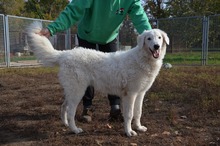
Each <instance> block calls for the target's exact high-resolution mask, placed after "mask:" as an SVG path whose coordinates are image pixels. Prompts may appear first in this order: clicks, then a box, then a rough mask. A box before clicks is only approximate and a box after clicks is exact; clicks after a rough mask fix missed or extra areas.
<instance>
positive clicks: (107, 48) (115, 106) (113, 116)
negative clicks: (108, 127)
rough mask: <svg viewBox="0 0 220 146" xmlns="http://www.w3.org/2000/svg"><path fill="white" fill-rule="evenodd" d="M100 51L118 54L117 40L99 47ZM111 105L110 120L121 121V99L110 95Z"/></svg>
mask: <svg viewBox="0 0 220 146" xmlns="http://www.w3.org/2000/svg"><path fill="white" fill-rule="evenodd" d="M99 50H100V51H102V52H116V51H117V50H118V45H117V39H114V40H113V41H112V42H110V43H108V44H105V45H99ZM108 99H109V104H110V106H111V110H110V117H109V118H110V120H118V119H119V120H121V119H122V117H121V110H120V97H118V96H115V95H108Z"/></svg>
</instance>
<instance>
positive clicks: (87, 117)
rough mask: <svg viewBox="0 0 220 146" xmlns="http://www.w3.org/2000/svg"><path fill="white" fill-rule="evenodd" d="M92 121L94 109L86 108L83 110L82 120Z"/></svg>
mask: <svg viewBox="0 0 220 146" xmlns="http://www.w3.org/2000/svg"><path fill="white" fill-rule="evenodd" d="M91 121H92V110H91V108H84V109H83V112H82V122H86V123H89V122H91Z"/></svg>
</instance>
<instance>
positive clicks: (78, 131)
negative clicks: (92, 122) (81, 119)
mask: <svg viewBox="0 0 220 146" xmlns="http://www.w3.org/2000/svg"><path fill="white" fill-rule="evenodd" d="M73 132H74V133H75V134H79V133H82V132H83V130H82V129H81V128H76V129H74V130H73Z"/></svg>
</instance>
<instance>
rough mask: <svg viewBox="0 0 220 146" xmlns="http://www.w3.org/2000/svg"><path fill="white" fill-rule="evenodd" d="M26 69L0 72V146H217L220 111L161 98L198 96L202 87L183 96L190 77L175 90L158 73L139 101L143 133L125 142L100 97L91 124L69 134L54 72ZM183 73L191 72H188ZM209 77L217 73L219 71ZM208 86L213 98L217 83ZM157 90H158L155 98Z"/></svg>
mask: <svg viewBox="0 0 220 146" xmlns="http://www.w3.org/2000/svg"><path fill="white" fill-rule="evenodd" d="M20 70H21V69H20ZM31 70H32V71H31V73H29V71H27V72H25V73H20V71H19V70H13V71H5V72H4V73H3V74H1V73H0V145H4V146H29V145H34V146H35V145H37V146H41V145H42V146H44V145H46V146H49V145H58V146H61V145H62V146H63V145H64V146H65V145H99V146H101V145H103V146H108V145H111V146H118V145H120V146H129V145H130V146H137V145H138V146H143V145H146V146H220V111H219V110H218V111H215V112H208V111H207V112H204V111H202V112H200V111H199V110H200V109H199V108H197V105H194V102H193V103H192V102H191V101H192V100H188V99H187V100H184V99H178V98H170V99H169V98H168V99H164V98H160V96H170V95H171V94H172V93H170V92H173V91H174V90H176V93H174V94H175V96H178V95H184V96H188V95H190V96H197V95H200V94H201V92H206V91H202V90H204V89H205V88H201V89H194V88H190V89H191V90H190V91H189V92H190V93H189V92H188V95H185V94H187V91H188V90H186V89H187V88H188V84H187V85H185V84H186V83H189V82H191V80H190V78H187V77H186V78H183V79H179V80H181V81H179V82H180V83H182V82H183V81H184V83H183V84H184V85H185V88H186V89H182V88H181V90H180V89H179V88H177V87H175V88H174V87H173V86H174V85H175V86H177V85H176V83H174V81H168V80H167V79H163V77H164V76H165V75H166V74H167V73H166V72H168V71H166V70H162V71H161V72H162V73H161V75H160V76H159V77H158V78H157V79H156V81H155V83H154V85H153V87H152V88H151V90H150V91H149V94H147V95H146V98H145V100H144V103H143V104H144V106H143V115H142V120H141V121H142V124H143V125H145V126H147V127H148V131H147V132H145V133H141V132H138V136H136V137H131V138H128V137H126V135H125V134H124V131H123V123H121V122H109V121H108V113H109V106H108V100H107V98H105V97H101V96H96V97H95V99H94V101H93V103H94V109H95V110H94V113H93V121H92V122H91V123H83V122H81V121H80V120H77V125H78V126H79V127H81V128H82V129H83V130H84V132H83V133H81V134H78V135H76V134H73V133H71V132H70V130H69V128H67V127H65V126H64V125H63V124H62V122H61V119H60V105H61V104H62V101H63V98H64V95H63V89H62V88H61V86H60V84H59V82H58V79H57V72H56V71H52V72H47V71H46V72H41V73H37V74H34V73H32V72H35V71H36V72H37V70H38V68H33V69H31ZM186 71H188V73H189V74H190V73H191V74H195V73H194V72H190V69H188V70H187V69H186ZM13 72H14V73H13ZM210 73H213V75H216V73H220V70H218V71H217V72H215V71H211V72H210ZM173 78H175V77H173ZM176 80H177V79H176ZM198 84H199V83H198ZM162 85H163V86H162ZM164 86H165V87H164ZM179 86H181V85H179ZM204 86H205V85H204ZM206 86H207V87H208V84H207V85H206ZM169 87H171V89H170V88H169ZM195 88H197V87H195ZM213 88H214V89H213V90H211V91H210V90H207V92H208V91H210V95H212V94H218V93H219V85H216V86H214V87H213ZM178 89H179V91H177V90H178ZM192 89H193V90H192ZM168 90H170V92H167V91H168ZM156 91H161V92H160V93H159V94H160V95H158V94H157V92H156ZM162 91H163V92H162ZM184 91H185V92H184ZM212 91H216V93H212ZM177 93H178V94H177ZM163 94H165V95H163ZM148 95H149V98H148ZM219 96H220V94H219V95H218V97H219ZM190 98H191V97H189V99H190ZM174 99H177V100H174ZM219 109H220V107H219ZM81 111H82V103H81V104H80V106H79V107H78V111H77V119H79V117H80V114H81Z"/></svg>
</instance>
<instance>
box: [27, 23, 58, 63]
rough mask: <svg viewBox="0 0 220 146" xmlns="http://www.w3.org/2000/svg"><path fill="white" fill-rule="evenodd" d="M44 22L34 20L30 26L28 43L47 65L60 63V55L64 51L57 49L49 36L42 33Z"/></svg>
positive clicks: (38, 57)
mask: <svg viewBox="0 0 220 146" xmlns="http://www.w3.org/2000/svg"><path fill="white" fill-rule="evenodd" d="M41 30H42V23H41V22H40V21H35V22H33V23H32V24H31V25H30V26H29V27H28V28H27V33H28V44H29V46H30V49H31V50H33V52H34V54H35V56H36V57H37V59H39V60H41V61H42V63H43V64H44V65H46V66H54V65H56V64H58V57H59V56H60V54H61V52H62V51H58V50H55V49H54V47H53V46H52V44H51V43H50V41H49V40H48V38H47V37H45V36H42V35H40V31H41Z"/></svg>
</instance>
